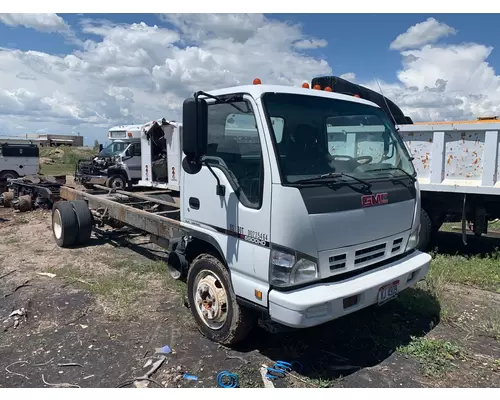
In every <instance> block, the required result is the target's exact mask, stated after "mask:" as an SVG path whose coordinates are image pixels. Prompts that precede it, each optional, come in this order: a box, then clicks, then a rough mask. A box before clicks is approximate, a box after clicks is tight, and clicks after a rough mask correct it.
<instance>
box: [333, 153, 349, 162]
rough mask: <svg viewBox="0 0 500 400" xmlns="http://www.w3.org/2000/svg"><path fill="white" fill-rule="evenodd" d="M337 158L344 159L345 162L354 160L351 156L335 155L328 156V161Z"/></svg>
mask: <svg viewBox="0 0 500 400" xmlns="http://www.w3.org/2000/svg"><path fill="white" fill-rule="evenodd" d="M337 158H340V159H342V158H344V159H346V160H348V161H349V160H353V159H354V158H353V157H351V156H347V155H343V154H339V155H337V154H334V155H330V159H331V160H336V159H337Z"/></svg>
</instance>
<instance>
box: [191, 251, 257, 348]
mask: <svg viewBox="0 0 500 400" xmlns="http://www.w3.org/2000/svg"><path fill="white" fill-rule="evenodd" d="M187 289H188V301H189V306H190V309H191V313H192V314H193V317H194V319H195V320H196V323H197V324H198V329H199V330H200V332H201V333H202V334H203V335H204V336H206V337H207V338H208V339H210V340H212V341H214V342H216V343H220V344H223V345H226V346H231V345H234V344H235V343H237V342H240V341H242V340H243V339H245V337H246V336H247V335H248V333H249V332H250V330H251V329H252V327H253V322H254V320H253V318H252V315H251V314H250V311H249V310H248V309H246V308H242V307H240V305H239V304H238V303H237V302H236V295H235V294H234V290H233V287H232V284H231V278H230V276H229V271H228V270H227V268H226V267H225V266H224V265H223V264H222V262H221V261H220V260H218V259H217V258H216V257H214V256H212V255H209V254H201V255H199V256H198V257H196V259H195V260H194V261H193V263H192V264H191V267H190V268H189V271H188V276H187Z"/></svg>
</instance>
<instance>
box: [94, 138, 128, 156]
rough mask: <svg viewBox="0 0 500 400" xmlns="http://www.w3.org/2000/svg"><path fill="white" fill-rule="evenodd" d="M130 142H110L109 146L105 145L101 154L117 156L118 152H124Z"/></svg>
mask: <svg viewBox="0 0 500 400" xmlns="http://www.w3.org/2000/svg"><path fill="white" fill-rule="evenodd" d="M129 144H130V143H125V142H110V143H109V144H108V145H107V146H105V147H104V148H103V149H102V150H101V152H100V153H99V156H101V157H112V156H117V155H118V154H121V153H123V151H124V150H125V149H126V148H127V147H128V145H129Z"/></svg>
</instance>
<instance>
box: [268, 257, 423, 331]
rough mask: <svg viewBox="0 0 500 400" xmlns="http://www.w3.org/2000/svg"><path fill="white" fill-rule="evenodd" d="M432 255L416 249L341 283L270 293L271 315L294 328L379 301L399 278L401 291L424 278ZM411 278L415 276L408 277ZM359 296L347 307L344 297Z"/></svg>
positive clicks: (336, 316)
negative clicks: (381, 292)
mask: <svg viewBox="0 0 500 400" xmlns="http://www.w3.org/2000/svg"><path fill="white" fill-rule="evenodd" d="M431 260H432V258H431V256H430V255H429V254H427V253H422V252H419V251H415V252H413V253H412V254H409V255H408V256H406V257H404V258H402V259H399V260H397V261H394V262H392V263H389V264H386V265H384V266H382V267H380V268H378V269H376V270H373V271H369V272H366V273H364V274H361V275H358V276H355V277H353V278H350V279H347V280H344V281H341V282H328V283H318V284H315V285H313V286H308V287H306V288H301V289H297V290H292V291H289V292H280V291H278V290H271V291H270V292H269V314H270V317H271V319H272V320H273V321H276V322H278V323H280V324H282V325H285V326H289V327H293V328H307V327H311V326H315V325H320V324H323V323H325V322H328V321H331V320H334V319H337V318H339V317H342V316H344V315H347V314H350V313H352V312H354V311H358V310H360V309H362V308H365V307H368V306H370V305H372V304H376V303H377V296H378V291H379V289H380V288H381V287H382V286H385V285H386V284H390V283H391V282H394V281H396V280H399V281H400V282H399V285H398V292H401V291H402V290H404V289H406V288H408V287H410V286H412V285H414V284H415V283H417V282H418V281H419V280H422V279H423V278H424V277H425V276H426V275H427V272H428V271H429V266H430V263H431ZM409 277H412V279H411V280H409ZM355 295H357V302H356V303H355V304H353V305H350V306H348V307H345V306H344V299H348V298H352V296H355Z"/></svg>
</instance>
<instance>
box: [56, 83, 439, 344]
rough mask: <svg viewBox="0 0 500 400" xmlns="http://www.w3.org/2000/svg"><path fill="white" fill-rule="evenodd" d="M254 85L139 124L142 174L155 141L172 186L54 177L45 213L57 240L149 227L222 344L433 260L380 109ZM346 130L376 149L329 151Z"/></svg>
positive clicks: (395, 286)
mask: <svg viewBox="0 0 500 400" xmlns="http://www.w3.org/2000/svg"><path fill="white" fill-rule="evenodd" d="M254 83H255V84H254V85H248V86H240V87H232V88H226V89H218V90H213V91H210V92H208V93H207V92H198V93H196V94H195V95H194V97H193V98H189V99H187V100H186V101H185V102H184V105H183V120H182V123H178V122H173V121H167V120H164V119H163V120H161V121H155V122H154V123H151V126H150V128H149V129H148V130H147V131H145V132H143V134H144V135H145V136H144V137H143V138H142V145H141V149H142V160H143V161H142V162H143V171H142V179H141V180H142V181H145V182H151V181H152V180H154V179H155V175H154V174H152V166H151V163H150V161H151V160H153V159H155V158H156V157H157V155H156V154H155V153H157V152H161V151H165V149H166V152H167V160H169V163H170V164H169V166H168V167H167V166H166V168H168V169H167V171H168V175H169V181H170V182H171V178H172V177H171V173H172V166H174V168H175V174H176V175H175V179H176V180H178V190H177V191H176V190H174V189H170V190H169V189H168V188H167V189H165V190H164V191H163V192H161V193H160V194H159V190H158V189H157V187H156V185H157V184H156V183H150V185H151V186H152V187H155V191H151V190H152V189H149V190H150V192H147V191H143V192H130V191H122V190H110V189H107V190H106V188H105V187H101V186H99V185H96V186H94V188H93V189H89V190H80V189H78V188H75V187H69V186H65V187H63V188H61V190H60V193H61V197H62V199H64V200H61V201H59V202H57V203H55V205H54V208H53V213H52V228H53V234H54V238H55V240H56V242H57V244H58V245H59V246H62V247H71V246H73V245H75V244H81V243H85V242H87V241H88V240H90V235H91V229H92V225H93V224H98V225H100V224H105V223H115V224H116V222H117V221H118V222H121V223H123V224H126V225H130V226H133V227H136V228H139V229H142V230H143V231H144V232H146V233H149V234H150V235H151V239H152V241H153V242H154V243H156V244H159V245H161V246H163V247H166V248H168V250H169V256H168V264H169V270H170V274H171V276H172V277H173V278H176V279H181V280H185V281H186V284H187V291H188V300H189V304H190V309H191V311H192V314H193V317H194V319H195V320H196V322H197V324H198V326H199V329H200V331H201V332H202V333H203V334H204V335H206V336H207V337H209V338H210V339H211V340H214V341H216V342H219V343H224V344H226V345H229V344H233V343H235V342H238V341H240V340H242V339H243V338H244V337H245V336H246V335H247V333H248V332H249V331H250V329H251V327H252V326H253V325H254V323H255V322H256V320H257V319H261V320H265V321H271V322H274V323H278V324H281V325H284V326H287V327H292V328H306V327H311V326H315V325H319V324H322V323H325V322H328V321H331V320H333V319H336V318H339V317H342V316H344V315H347V314H349V313H352V312H356V311H358V310H360V309H363V308H365V307H368V306H370V305H374V304H375V305H376V304H379V305H381V304H383V303H385V302H386V301H388V300H391V299H394V298H395V297H396V296H397V294H398V293H399V292H400V291H402V290H404V289H406V288H408V287H410V286H412V285H414V284H415V283H417V282H418V281H419V280H421V279H423V278H424V277H425V276H426V274H427V272H428V269H429V265H430V262H431V257H430V255H428V254H426V253H423V252H420V251H418V250H416V246H417V243H418V238H419V226H420V191H419V185H418V182H417V180H416V178H415V176H416V173H415V169H414V167H413V165H412V162H411V159H410V157H409V154H408V152H407V149H406V147H405V145H404V143H403V141H402V140H401V137H400V136H399V135H398V133H397V131H396V130H395V129H394V126H393V124H392V123H391V121H390V120H389V118H388V117H387V115H386V114H385V113H384V112H383V110H381V109H380V108H379V107H378V106H377V105H376V104H374V103H371V102H369V101H366V100H362V99H358V98H355V97H353V96H347V95H341V94H336V93H330V92H327V91H321V90H312V89H306V88H294V87H284V86H272V85H262V84H259V83H260V82H254ZM371 126H376V127H377V129H376V131H375V132H373V131H372V130H370V127H371ZM348 127H350V128H353V127H355V129H354V130H355V131H356V132H357V134H359V137H358V141H361V142H365V145H366V147H367V148H369V147H370V146H369V145H373V148H374V151H373V155H370V154H367V153H366V152H365V154H364V156H363V157H355V156H349V155H348V154H347V153H345V154H343V155H342V156H339V157H337V156H335V154H333V155H332V153H331V152H330V151H329V150H328V147H329V141H335V140H336V137H337V136H339V135H343V134H344V132H343V131H344V130H346V129H347V128H348ZM343 128H345V129H343ZM160 137H163V138H164V139H165V140H164V141H163V144H158V142H156V143H157V145H154V143H152V139H154V140H155V141H156V139H158V138H160ZM172 141H175V146H167V145H168V143H171V142H172ZM179 150H182V151H179ZM148 157H149V158H148ZM160 172H161V171H160ZM162 174H164V172H163V173H162Z"/></svg>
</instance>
